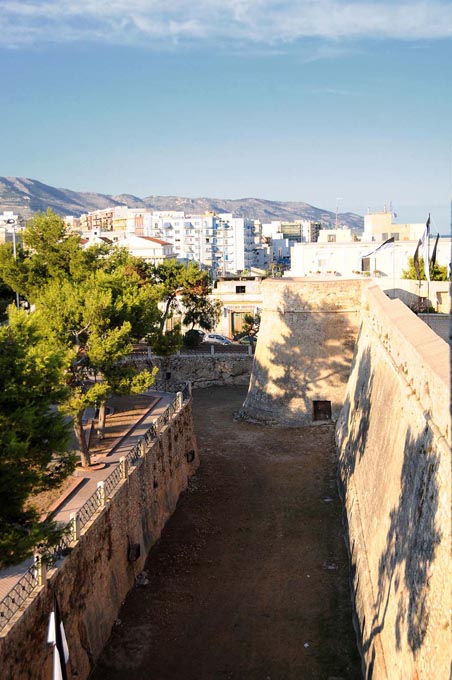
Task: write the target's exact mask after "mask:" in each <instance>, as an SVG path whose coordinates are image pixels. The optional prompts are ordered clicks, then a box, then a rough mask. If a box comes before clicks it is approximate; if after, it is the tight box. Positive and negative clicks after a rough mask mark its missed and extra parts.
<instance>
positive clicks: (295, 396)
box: [241, 277, 368, 426]
mask: <svg viewBox="0 0 452 680" xmlns="http://www.w3.org/2000/svg"><path fill="white" fill-rule="evenodd" d="M367 284H368V282H367V281H364V280H361V279H352V280H341V279H338V278H333V277H330V278H326V277H325V278H323V279H319V278H315V279H307V278H298V279H295V278H293V279H289V278H287V279H271V280H267V281H264V282H263V284H262V292H263V305H262V307H263V308H262V317H261V324H260V331H259V341H258V343H257V346H256V354H255V357H254V363H253V369H252V373H251V380H250V385H249V390H248V394H247V397H246V399H245V402H244V404H243V407H242V410H241V416H242V417H243V418H244V419H246V420H253V421H258V422H262V423H266V424H269V425H282V426H299V425H310V424H312V423H313V422H322V421H326V420H336V419H337V417H338V415H339V412H340V410H341V407H342V404H343V400H344V396H345V389H346V386H347V380H348V377H349V374H350V369H351V364H352V359H353V351H354V346H355V341H356V337H357V334H358V329H359V324H360V318H361V316H360V310H361V297H362V289H363V286H365V285H367Z"/></svg>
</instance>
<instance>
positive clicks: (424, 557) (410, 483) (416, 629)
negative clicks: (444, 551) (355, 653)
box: [364, 426, 441, 652]
mask: <svg viewBox="0 0 452 680" xmlns="http://www.w3.org/2000/svg"><path fill="white" fill-rule="evenodd" d="M438 464H439V460H438V456H437V454H436V453H435V452H434V451H433V449H432V436H431V432H430V430H429V428H428V426H426V428H425V431H424V433H423V434H422V435H421V436H419V437H413V435H412V434H411V431H410V429H408V431H407V433H406V437H405V445H404V457H403V466H402V472H401V493H400V497H399V503H398V505H397V507H395V508H393V509H392V510H391V512H390V527H389V531H388V534H387V537H386V547H385V550H384V552H383V553H382V554H381V556H380V560H379V565H378V595H377V601H376V603H375V615H374V619H373V621H372V629H371V632H370V634H369V636H368V639H367V640H366V641H365V643H364V649H365V650H366V649H369V648H370V645H371V643H372V640H373V638H374V637H375V635H376V634H378V633H379V632H380V631H381V630H382V629H383V627H384V624H385V616H386V611H387V608H388V603H389V599H390V597H391V590H392V589H393V590H394V595H396V594H397V593H398V592H400V591H401V589H402V588H405V589H406V591H407V597H405V596H403V594H402V593H400V595H399V600H398V605H397V616H396V625H395V638H396V648H397V649H398V650H400V649H401V643H402V635H403V631H404V629H405V630H406V635H407V642H408V644H409V646H410V649H411V650H412V652H417V651H418V650H419V649H420V647H421V646H422V644H423V641H424V638H425V635H426V632H427V628H428V622H429V609H428V593H429V576H430V571H431V566H432V564H433V562H434V560H435V552H436V546H437V545H438V544H439V543H440V540H441V534H440V533H439V531H438V530H437V528H436V523H435V517H436V513H437V510H438V493H439V490H438V484H437V476H436V473H437V469H438ZM402 575H403V577H404V579H403V581H404V583H402V578H401V577H402ZM407 600H408V602H407Z"/></svg>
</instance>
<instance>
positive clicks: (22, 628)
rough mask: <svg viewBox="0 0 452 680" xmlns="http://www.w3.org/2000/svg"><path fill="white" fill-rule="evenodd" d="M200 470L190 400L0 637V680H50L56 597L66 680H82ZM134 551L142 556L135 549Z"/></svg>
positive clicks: (148, 449) (152, 444) (89, 669)
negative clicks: (50, 633)
mask: <svg viewBox="0 0 452 680" xmlns="http://www.w3.org/2000/svg"><path fill="white" fill-rule="evenodd" d="M198 463H199V459H198V453H197V446H196V440H195V437H194V433H193V421H192V410H191V400H190V401H189V402H188V403H186V404H184V406H182V409H181V410H180V411H179V412H178V413H176V414H175V415H174V416H173V417H172V419H171V420H170V422H169V424H168V425H167V426H166V427H165V428H164V429H162V431H161V432H160V435H159V438H158V439H156V440H154V441H153V442H152V443H151V444H150V445H149V446H148V448H147V450H146V451H145V454H144V457H143V458H141V459H140V460H139V464H138V465H137V466H136V467H133V468H132V469H131V470H130V472H129V475H128V477H127V479H125V480H124V481H123V482H122V483H121V484H120V486H119V487H118V489H117V491H116V492H115V493H114V495H113V496H112V498H111V499H108V501H107V504H106V506H105V507H103V508H102V509H100V510H98V511H97V512H96V514H95V515H94V517H93V519H92V520H91V521H90V522H89V524H88V525H87V527H86V529H84V530H83V531H82V534H81V537H80V540H79V541H78V542H77V544H76V545H75V547H74V548H73V549H72V551H71V552H70V554H69V555H68V556H67V557H66V558H65V559H64V561H63V562H62V563H61V564H60V565H59V567H58V569H54V570H52V572H49V573H48V582H47V583H46V584H45V585H43V586H41V587H40V590H39V592H38V594H37V596H36V597H34V599H33V601H32V602H31V603H30V605H29V606H28V607H27V608H26V609H25V611H24V612H23V613H22V615H21V616H20V618H19V617H18V620H17V621H16V622H15V623H14V622H12V625H10V626H9V629H5V630H4V632H3V633H2V635H1V637H0V659H1V672H0V676H1V678H2V680H26V679H28V680H30V679H31V678H32V679H33V680H48V678H51V677H52V657H53V651H52V648H51V646H50V645H48V644H47V642H46V639H47V627H48V620H49V612H50V611H52V609H53V593H54V592H55V593H57V595H58V600H59V606H60V611H61V614H62V617H63V620H64V626H65V631H66V637H67V639H68V641H70V650H69V651H70V658H69V662H68V677H69V678H77V679H78V680H84V679H85V678H87V677H88V675H89V673H90V671H91V668H92V666H93V664H94V662H95V660H96V659H97V657H98V656H99V654H100V652H101V651H102V649H103V647H104V645H105V643H106V642H107V640H108V638H109V636H110V632H111V628H112V626H113V624H114V621H115V619H116V617H117V615H118V611H119V608H120V606H121V603H122V602H123V600H124V599H125V597H126V595H127V593H128V592H129V590H130V589H131V588H132V587H133V586H134V583H135V578H136V577H137V575H138V574H140V572H141V571H142V570H143V566H144V563H145V561H146V557H147V554H148V552H149V550H150V548H151V546H152V545H153V544H154V543H155V541H156V540H157V539H158V538H159V536H160V533H161V531H162V528H163V526H164V524H165V522H166V520H167V519H168V517H169V516H170V515H171V514H172V512H173V511H174V509H175V507H176V503H177V500H178V498H179V495H180V493H181V492H182V491H183V490H184V489H186V487H187V484H188V479H189V477H190V476H191V475H192V474H193V473H194V472H195V470H196V468H197V466H198ZM136 545H139V546H140V555H139V556H138V557H137V551H135V550H134V546H136Z"/></svg>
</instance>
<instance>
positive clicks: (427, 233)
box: [413, 214, 430, 281]
mask: <svg viewBox="0 0 452 680" xmlns="http://www.w3.org/2000/svg"><path fill="white" fill-rule="evenodd" d="M429 236H430V214H429V216H428V220H427V222H426V224H425V228H424V231H423V233H422V236H421V238H420V239H419V241H418V242H417V246H416V250H415V253H414V256H413V262H414V269H415V272H416V276H417V280H418V281H420V280H421V270H420V269H419V248H421V247H422V256H423V258H424V272H425V278H426V279H427V281H430V268H429V262H428V239H429Z"/></svg>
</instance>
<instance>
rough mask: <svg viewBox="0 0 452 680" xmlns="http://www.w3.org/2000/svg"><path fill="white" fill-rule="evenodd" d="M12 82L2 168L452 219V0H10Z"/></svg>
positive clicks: (94, 187) (120, 187) (165, 190)
mask: <svg viewBox="0 0 452 680" xmlns="http://www.w3.org/2000/svg"><path fill="white" fill-rule="evenodd" d="M0 82H1V88H0V121H1V130H2V139H1V143H0V150H1V152H0V175H2V176H21V177H30V178H33V179H38V180H40V181H41V182H44V183H46V184H50V185H52V186H57V187H64V188H67V189H73V190H75V191H94V192H100V193H107V194H119V193H130V194H134V195H136V196H140V197H145V196H150V195H164V196H168V195H178V196H189V197H199V196H208V197H216V198H244V197H258V198H267V199H271V200H283V201H285V200H291V201H305V202H306V203H310V204H311V205H315V206H317V207H320V208H324V209H327V210H332V211H335V210H336V207H338V209H339V211H340V212H345V211H352V212H357V213H359V214H365V212H367V210H369V209H370V210H371V211H373V210H383V209H384V207H385V206H386V208H387V209H390V206H391V205H392V209H393V210H394V212H396V213H397V220H396V221H399V222H425V220H426V218H427V216H428V213H429V212H430V213H431V215H432V225H433V232H435V231H439V232H440V233H444V234H446V233H449V231H450V198H451V184H452V2H451V1H450V0H447V1H446V0H430V2H427V1H426V0H424V1H414V0H406V1H405V2H398V1H396V0H395V1H393V2H386V1H385V0H383V1H380V2H374V1H372V0H369V1H368V2H365V1H360V0H349V1H348V2H342V1H340V0H199V1H198V0H77V2H74V0H1V4H0Z"/></svg>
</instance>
